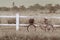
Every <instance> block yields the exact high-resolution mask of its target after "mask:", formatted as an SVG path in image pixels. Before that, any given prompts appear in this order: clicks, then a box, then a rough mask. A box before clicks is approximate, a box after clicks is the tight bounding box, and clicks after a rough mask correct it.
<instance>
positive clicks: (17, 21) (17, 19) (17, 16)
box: [16, 13, 19, 31]
mask: <svg viewBox="0 0 60 40" xmlns="http://www.w3.org/2000/svg"><path fill="white" fill-rule="evenodd" d="M18 30H19V14H18V13H17V14H16V31H18Z"/></svg>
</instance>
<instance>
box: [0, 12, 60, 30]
mask: <svg viewBox="0 0 60 40" xmlns="http://www.w3.org/2000/svg"><path fill="white" fill-rule="evenodd" d="M37 17H39V18H40V17H41V16H19V13H17V14H16V16H0V18H16V24H0V25H2V26H16V31H18V30H19V26H26V25H28V24H20V23H19V18H37ZM44 17H46V16H43V18H44ZM47 18H58V19H60V17H47ZM36 26H38V25H36ZM54 26H60V25H54Z"/></svg>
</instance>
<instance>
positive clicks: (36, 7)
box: [0, 4, 60, 13]
mask: <svg viewBox="0 0 60 40" xmlns="http://www.w3.org/2000/svg"><path fill="white" fill-rule="evenodd" d="M59 9H60V5H59V4H55V5H52V4H46V5H45V6H42V5H40V4H34V5H33V6H29V7H28V8H26V7H25V6H24V5H22V6H20V7H17V6H13V7H11V8H9V7H0V11H9V10H22V11H24V10H32V11H37V10H49V12H50V13H52V12H53V13H55V12H56V11H57V10H59Z"/></svg>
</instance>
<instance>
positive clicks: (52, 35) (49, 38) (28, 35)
mask: <svg viewBox="0 0 60 40" xmlns="http://www.w3.org/2000/svg"><path fill="white" fill-rule="evenodd" d="M31 27H32V26H31ZM31 27H30V28H29V30H30V32H27V30H26V27H20V30H19V31H15V28H14V27H13V28H12V29H11V27H9V28H10V29H9V28H7V27H5V28H6V29H5V28H3V27H2V29H3V30H2V29H1V28H0V40H60V30H59V29H57V30H55V31H54V32H51V31H50V32H45V31H43V30H41V29H40V28H39V27H37V30H36V31H34V30H32V29H33V28H31ZM7 29H8V30H7Z"/></svg>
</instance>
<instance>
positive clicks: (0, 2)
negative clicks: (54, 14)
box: [0, 0, 60, 7]
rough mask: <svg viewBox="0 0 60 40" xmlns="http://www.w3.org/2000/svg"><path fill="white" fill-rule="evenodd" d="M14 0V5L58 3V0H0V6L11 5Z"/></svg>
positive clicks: (59, 1)
mask: <svg viewBox="0 0 60 40" xmlns="http://www.w3.org/2000/svg"><path fill="white" fill-rule="evenodd" d="M13 1H14V2H15V5H16V6H21V5H24V6H25V7H28V6H30V5H33V4H36V3H38V4H40V5H45V4H50V3H51V4H60V0H0V7H3V6H5V7H12V2H13Z"/></svg>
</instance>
